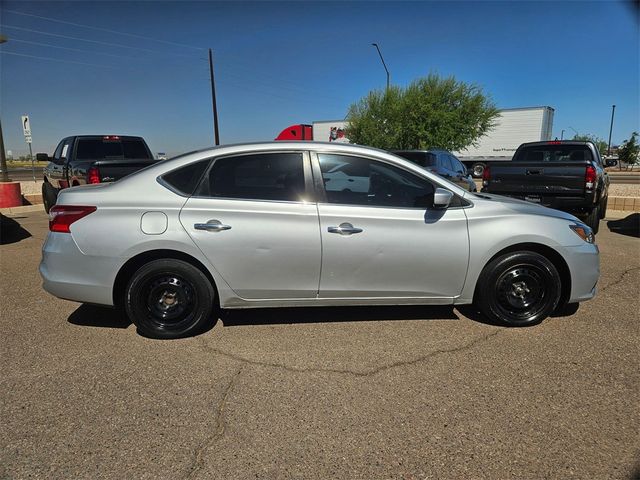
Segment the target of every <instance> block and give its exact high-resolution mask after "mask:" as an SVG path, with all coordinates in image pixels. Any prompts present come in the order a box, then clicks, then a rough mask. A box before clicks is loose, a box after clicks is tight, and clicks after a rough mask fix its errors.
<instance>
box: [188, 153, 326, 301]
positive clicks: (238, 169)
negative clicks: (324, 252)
mask: <svg viewBox="0 0 640 480" xmlns="http://www.w3.org/2000/svg"><path fill="white" fill-rule="evenodd" d="M312 190H313V187H312V182H311V174H310V164H309V160H308V153H306V152H292V151H283V152H255V153H250V154H239V155H232V156H227V157H222V158H216V159H214V161H213V163H212V165H211V166H210V167H209V170H208V172H207V173H206V174H205V178H204V179H203V182H202V183H201V185H200V187H199V188H198V190H197V191H196V193H195V194H194V195H193V196H192V197H190V198H189V199H188V200H187V202H186V204H185V205H184V207H183V209H182V211H181V213H180V221H181V223H182V225H183V227H184V228H185V230H186V231H187V232H188V233H189V235H190V236H191V238H192V239H193V241H194V242H195V243H196V245H197V246H198V247H199V248H200V250H201V251H202V252H203V253H204V255H205V256H206V257H207V258H208V259H209V261H210V262H211V264H212V265H213V267H214V268H215V269H216V270H217V271H218V272H219V274H220V275H221V276H222V277H223V278H224V280H225V281H226V282H227V284H228V285H229V286H230V287H231V288H232V289H233V290H234V291H235V292H236V294H238V296H240V297H241V298H246V299H277V298H315V297H316V295H317V293H318V282H319V279H320V255H321V248H320V230H319V225H318V212H317V208H316V204H315V203H314V202H313V201H312V196H313V192H312Z"/></svg>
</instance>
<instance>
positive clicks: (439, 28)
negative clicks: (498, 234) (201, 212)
mask: <svg viewBox="0 0 640 480" xmlns="http://www.w3.org/2000/svg"><path fill="white" fill-rule="evenodd" d="M0 9H1V11H0V23H1V24H2V26H1V27H0V31H1V32H2V33H3V34H4V35H5V36H7V37H8V42H7V43H5V44H3V45H2V47H0V51H1V52H2V53H1V54H0V101H1V104H0V108H1V114H2V124H3V131H4V136H5V146H6V149H7V150H12V151H13V153H14V155H18V154H21V153H24V151H25V150H26V147H25V144H24V141H23V137H22V130H21V127H20V115H22V114H25V113H28V114H29V115H30V118H31V127H32V131H33V148H34V153H35V152H41V151H45V152H46V151H48V152H49V153H51V152H52V150H53V148H54V147H55V145H56V143H57V142H58V141H59V140H60V139H61V138H62V137H63V136H66V135H71V134H82V133H100V134H102V133H113V134H118V133H120V134H131V135H142V136H144V137H145V138H146V139H147V141H148V143H149V145H150V147H151V149H152V151H154V152H158V151H164V152H167V153H170V154H177V153H180V152H184V151H187V150H192V149H196V148H202V147H206V146H209V145H212V144H213V135H212V114H211V97H210V89H209V83H208V75H209V74H208V63H207V60H206V55H207V51H206V49H207V48H209V47H211V48H212V49H213V50H214V62H215V67H216V86H217V94H218V108H219V119H220V136H221V141H222V143H232V142H242V141H254V140H271V139H273V138H274V137H275V136H276V135H277V134H278V133H279V132H280V131H281V130H282V129H283V128H285V127H286V126H288V125H290V124H294V123H310V122H311V121H313V120H324V119H337V118H343V117H344V115H345V114H346V111H347V108H348V106H349V104H350V103H352V102H354V101H356V100H357V99H359V98H360V97H362V96H363V95H365V94H366V93H367V92H369V91H370V90H372V89H375V88H382V87H384V85H385V73H384V70H383V68H382V65H381V64H380V60H379V57H378V55H377V53H376V51H375V49H374V47H372V46H371V43H372V42H377V43H378V44H379V45H380V47H381V49H382V52H383V55H384V57H385V60H386V62H387V65H388V67H389V70H390V71H391V81H392V83H395V84H399V85H406V84H407V83H409V82H410V81H412V80H413V79H415V78H417V77H419V76H422V75H426V74H428V73H429V72H437V73H439V74H441V75H454V76H455V77H456V78H458V79H459V80H463V81H466V82H473V83H476V84H478V85H480V86H481V87H482V88H483V89H484V91H485V92H486V93H488V94H489V95H490V96H491V97H492V98H493V100H494V101H495V103H496V104H497V106H498V107H499V108H514V107H525V106H539V105H549V106H552V107H554V108H555V109H556V112H555V120H554V134H555V135H557V136H560V131H561V129H564V130H565V137H567V136H568V135H573V131H574V130H575V131H578V132H580V133H591V134H595V135H598V136H600V137H602V138H604V139H605V140H606V139H607V137H608V134H609V121H610V115H611V105H612V104H616V117H615V125H614V134H613V143H614V144H617V143H620V142H621V141H622V140H624V139H625V138H628V136H629V135H630V133H631V132H632V131H633V130H639V129H640V96H639V90H640V86H639V85H640V78H639V71H640V37H639V30H638V28H639V27H638V25H639V21H638V10H634V8H633V7H632V6H631V4H630V3H626V4H625V3H621V2H613V1H612V2H607V1H602V2H580V1H573V2H506V1H505V2H408V3H403V2H339V3H331V2H318V3H315V2H292V3H287V2H258V3H248V2H229V3H222V2H179V1H173V2H139V3H135V2H90V1H86V2H24V1H20V2H16V1H7V0H0ZM25 14H27V15H25ZM39 17H46V18H39ZM51 19H57V20H60V21H63V22H71V23H74V24H77V25H70V24H65V23H60V22H55V21H52V20H51ZM116 32H121V33H116ZM125 34H128V35H125ZM69 37H72V38H69ZM143 37H144V38H143ZM35 57H39V58H35Z"/></svg>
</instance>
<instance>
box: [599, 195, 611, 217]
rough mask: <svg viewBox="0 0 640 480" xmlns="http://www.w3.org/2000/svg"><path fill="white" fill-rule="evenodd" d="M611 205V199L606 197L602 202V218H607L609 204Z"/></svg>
mask: <svg viewBox="0 0 640 480" xmlns="http://www.w3.org/2000/svg"><path fill="white" fill-rule="evenodd" d="M608 203H609V197H608V196H606V197H604V198H603V199H602V201H601V202H600V218H604V217H606V216H607V204H608Z"/></svg>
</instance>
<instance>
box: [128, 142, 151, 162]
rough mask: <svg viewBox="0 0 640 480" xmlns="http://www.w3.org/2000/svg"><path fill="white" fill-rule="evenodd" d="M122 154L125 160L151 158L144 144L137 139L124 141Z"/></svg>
mask: <svg viewBox="0 0 640 480" xmlns="http://www.w3.org/2000/svg"><path fill="white" fill-rule="evenodd" d="M122 153H123V155H124V158H131V159H137V158H151V156H150V155H149V152H148V151H147V148H146V147H145V145H144V142H143V141H142V140H137V139H130V140H128V139H125V140H122Z"/></svg>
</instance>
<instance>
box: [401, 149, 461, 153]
mask: <svg viewBox="0 0 640 480" xmlns="http://www.w3.org/2000/svg"><path fill="white" fill-rule="evenodd" d="M389 151H390V152H392V153H441V152H444V153H449V150H445V149H444V148H429V149H428V150H389Z"/></svg>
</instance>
